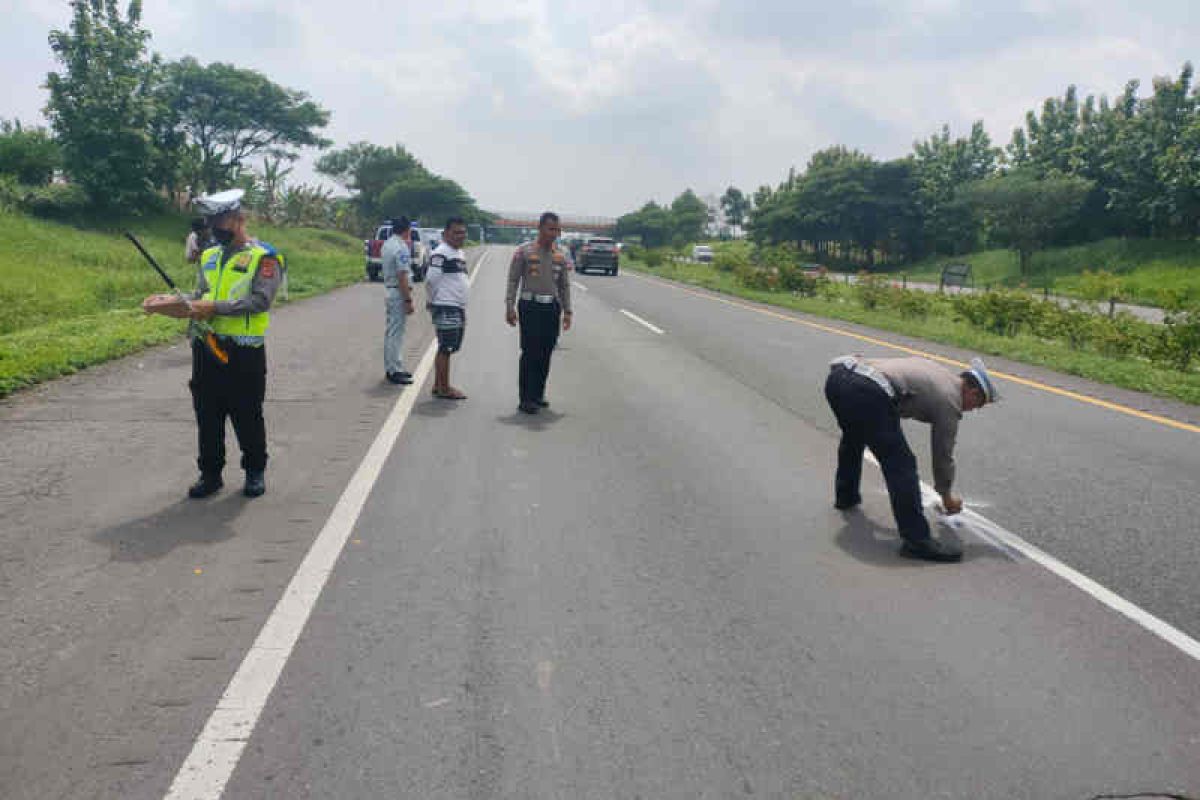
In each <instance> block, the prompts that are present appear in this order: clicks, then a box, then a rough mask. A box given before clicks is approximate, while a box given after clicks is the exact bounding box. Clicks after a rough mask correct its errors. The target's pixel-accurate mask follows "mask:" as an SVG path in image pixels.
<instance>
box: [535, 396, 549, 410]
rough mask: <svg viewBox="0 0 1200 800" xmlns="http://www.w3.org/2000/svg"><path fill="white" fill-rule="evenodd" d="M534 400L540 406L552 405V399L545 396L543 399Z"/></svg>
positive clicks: (547, 406)
mask: <svg viewBox="0 0 1200 800" xmlns="http://www.w3.org/2000/svg"><path fill="white" fill-rule="evenodd" d="M533 402H534V403H536V404H537V407H538V408H549V407H550V401H549V400H547V399H546V398H544V397H543V398H542V399H541V400H534V401H533Z"/></svg>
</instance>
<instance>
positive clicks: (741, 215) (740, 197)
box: [721, 186, 750, 228]
mask: <svg viewBox="0 0 1200 800" xmlns="http://www.w3.org/2000/svg"><path fill="white" fill-rule="evenodd" d="M721 210H722V211H724V212H725V219H726V221H728V222H729V224H730V225H734V226H736V227H739V228H740V227H741V226H742V224H743V223H744V222H745V221H746V216H747V215H748V214H749V213H750V198H748V197H746V195H744V194H742V190H741V189H738V188H737V187H735V186H730V187H729V188H728V189H726V190H725V194H723V195H721Z"/></svg>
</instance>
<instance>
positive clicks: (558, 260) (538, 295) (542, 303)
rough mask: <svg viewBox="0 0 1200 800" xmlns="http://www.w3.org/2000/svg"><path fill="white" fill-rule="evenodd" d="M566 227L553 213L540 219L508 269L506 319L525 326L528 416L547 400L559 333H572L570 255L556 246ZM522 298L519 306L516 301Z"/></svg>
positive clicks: (522, 383) (523, 375)
mask: <svg viewBox="0 0 1200 800" xmlns="http://www.w3.org/2000/svg"><path fill="white" fill-rule="evenodd" d="M561 234H562V225H561V224H560V223H559V219H558V215H557V214H555V213H554V212H553V211H547V212H546V213H545V214H542V216H541V219H539V220H538V235H537V239H536V240H534V241H532V242H530V243H528V244H524V245H521V246H520V247H518V248H517V251H516V252H515V253H513V259H512V263H511V264H510V265H509V268H508V292H507V294H506V296H505V321H506V322H508V324H509V325H516V324H517V322H518V321H520V323H521V362H520V368H519V372H518V384H519V396H520V402H519V404H518V405H517V408H518V409H519V410H520V411H521V412H523V413H525V414H536V413H538V411H540V410H541V409H543V408H546V407H547V406H549V405H550V403H549V402H548V401H547V400H546V378H547V377H548V376H549V375H550V356H551V354H553V352H554V348H555V346H556V345H557V344H558V331H559V326H560V324H561V327H562V330H564V331H568V330H570V329H571V321H572V319H573V317H574V313H573V311H572V309H571V272H572V270H573V269H574V266H573V264H572V261H571V255H570V253H568V252H567V250H566V249H565V248H563V247H560V246H559V245H558V243H557V240H558V237H559V236H560V235H561ZM518 297H519V298H520V304H519V305H518V303H517V300H518Z"/></svg>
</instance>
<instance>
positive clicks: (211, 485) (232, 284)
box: [147, 189, 285, 498]
mask: <svg viewBox="0 0 1200 800" xmlns="http://www.w3.org/2000/svg"><path fill="white" fill-rule="evenodd" d="M243 194H244V192H243V191H242V190H241V189H231V190H229V191H226V192H220V193H217V194H213V195H209V196H207V197H199V198H197V199H196V200H195V205H196V208H197V210H199V211H200V213H202V214H203V215H204V217H205V223H206V224H207V226H208V227H209V228H210V229H211V231H212V237H213V239H214V241H215V242H216V243H215V244H214V245H213V246H212V247H209V248H207V249H206V250H204V252H202V253H201V254H200V269H199V276H198V279H197V285H196V291H195V293H194V294H193V295H192V298H191V303H190V307H189V308H188V309H186V310H185V311H184V314H186V315H190V316H191V318H192V319H194V320H197V321H200V322H206V323H207V324H208V326H209V327H210V328H211V331H212V334H213V337H212V341H211V342H210V341H206V340H205V339H202V338H200V337H196V338H194V339H193V341H192V379H191V381H190V382H189V383H188V386H189V388H190V389H191V392H192V406H193V408H194V409H195V412H196V426H197V430H198V436H197V438H198V444H199V451H200V453H199V457H198V458H197V462H196V463H197V465H198V466H199V468H200V479H199V480H198V481H196V483H195V484H193V485H192V487H191V488H190V489H188V496H190V497H193V498H201V497H207V496H209V495H211V494H213V493H215V492H217V491H218V490H220V488H221V486H222V485H223V483H222V480H221V472H222V470H223V469H224V468H225V420H226V418H228V419H229V420H230V421H232V422H233V431H234V433H235V434H236V435H237V440H238V445H239V447H240V448H241V451H242V469H244V470H245V472H246V482H245V485H244V487H243V489H242V492H243V494H245V495H246V496H247V497H258V496H260V495H261V494H263V493H264V492H265V491H266V480H265V475H266V468H267V432H266V422H265V420H264V419H263V399H264V396H265V394H266V386H267V354H266V346H265V343H266V334H267V328H268V326H269V325H270V321H271V315H270V308H271V303H272V302H273V301H274V299H275V293H276V292H277V291H278V290H279V286H280V284H281V283H282V282H283V275H284V267H285V264H284V260H283V255H282V254H280V253H279V252H278V251H277V250H275V248H274V247H272V246H271V245H269V244H267V243H265V242H261V241H259V240H257V239H255V238H253V237H252V236H250V234H249V233H248V232H247V231H246V217H245V215H244V214H243V212H242V206H241V200H242V195H243ZM152 299H153V298H147V302H149V301H150V300H152ZM163 313H167V312H166V311H164V312H163ZM172 315H174V314H172Z"/></svg>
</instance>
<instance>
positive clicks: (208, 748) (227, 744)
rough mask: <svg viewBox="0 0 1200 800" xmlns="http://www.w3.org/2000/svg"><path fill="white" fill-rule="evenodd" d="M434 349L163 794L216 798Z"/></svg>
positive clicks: (182, 799)
mask: <svg viewBox="0 0 1200 800" xmlns="http://www.w3.org/2000/svg"><path fill="white" fill-rule="evenodd" d="M489 255H491V251H490V250H488V251H486V252H484V254H483V255H482V256H480V258H479V260H478V261H477V262H475V271H474V272H473V273H472V274H471V277H470V279H469V282H470V283H471V284H474V283H475V277H476V276H477V275H478V274H479V271H480V270H481V269H482V268H483V264H484V262H485V261H487V258H488V256H489ZM436 353H437V339H436V337H435V338H434V340H433V341H432V342H430V344H429V347H428V348H426V350H425V354H424V355H423V356H422V357H421V363H420V365H419V366H418V367H417V371H416V373H414V374H413V382H412V385H411V387H410V389H411V390H410V391H405V392H403V393H402V394H401V395H400V397H399V398H397V400H396V404H395V405H394V406H393V407H392V411H391V413H390V414H389V415H388V418H387V420H385V421H384V423H383V427H382V428H380V430H379V433H378V434H377V435H376V436H375V441H374V442H372V443H371V447H370V449H369V450H367V454H366V455H365V456H364V457H363V460H362V462H361V463H360V464H359V465H358V469H357V470H355V472H354V476H353V477H351V478H350V482H349V483H348V484H347V485H346V488H345V490H344V491H343V492H342V495H341V497H340V498H338V501H337V505H335V506H334V507H333V511H332V512H330V514H329V518H328V519H327V520H326V521H325V525H324V527H323V528H321V532H320V533H319V534H317V538H316V539H315V540H314V541H313V543H312V546H311V547H310V548H309V551H308V553H307V554H306V555H305V557H304V560H303V561H302V562H301V563H300V566H299V568H298V569H297V570H296V574H295V575H293V576H292V580H291V582H289V583H288V586H287V588H286V589H285V590H284V592H283V596H282V597H280V598H279V602H278V603H276V604H275V609H274V610H273V611H272V612H271V616H269V617H268V618H267V621H266V623H265V624H264V625H263V627H262V630H261V631H259V634H258V637H257V638H256V639H255V640H254V644H253V645H251V647H250V651H249V652H248V653H246V657H245V658H244V659H243V660H242V663H241V666H239V667H238V670H237V672H236V673H234V676H233V678H232V679H231V680H230V681H229V685H228V686H227V687H226V689H225V693H224V694H223V695H221V699H220V700H219V701H218V702H217V707H216V709H214V710H213V712H212V715H211V716H210V717H209V718H208V722H207V723H205V725H204V730H203V731H201V732H200V736H199V737H197V739H196V741H195V743H194V744H193V745H192V750H191V752H190V753H189V754H188V757H187V759H185V760H184V762H183V765H182V766H181V767H180V768H179V771H178V772H177V773H176V774H175V779H174V780H173V781H172V782H171V788H170V789H168V790H167V794H166V798H167V800H219V798H220V797H221V794H222V793H223V792H224V791H225V786H226V784H227V783H228V782H229V779H230V778H231V777H232V776H233V771H234V769H236V768H237V765H238V761H240V760H241V757H242V752H243V750H245V748H246V743H247V742H248V741H249V740H250V734H251V733H252V732H253V731H254V726H255V725H256V724H257V723H258V718H259V716H260V715H261V714H262V711H263V709H264V708H265V707H266V704H267V700H268V699H269V698H270V696H271V692H272V691H273V690H274V688H275V684H276V683H277V682H278V681H279V676H280V675H281V674H282V673H283V668H284V666H285V665H286V664H287V660H288V658H289V657H290V656H291V654H292V650H293V649H295V646H296V642H297V641H298V640H299V638H300V634H301V633H302V632H303V631H304V626H305V624H307V622H308V618H309V616H310V615H311V614H312V610H313V608H314V607H315V606H316V603H317V600H318V599H319V598H320V596H321V592H322V591H323V590H324V588H325V584H326V583H327V582H328V580H329V576H330V575H331V574H333V570H334V567H335V566H336V565H337V560H338V557H339V556H340V555H341V552H342V549H343V548H344V547H345V545H346V540H347V539H349V538H350V533H351V532H352V531H353V530H354V525H355V523H356V522H358V517H359V514H361V513H362V509H363V506H364V505H365V504H366V501H367V498H368V497H369V496H370V494H371V490H372V489H373V488H374V486H375V482H376V481H377V480H378V479H379V474H380V472H382V470H383V466H384V464H385V463H386V462H387V459H388V455H389V454H390V453H391V451H392V447H393V446H394V445H395V443H396V440H397V439H398V438H399V437H400V432H401V431H402V430H403V429H404V424H405V423H406V422H407V421H408V418H409V415H410V414H411V413H412V409H413V405H414V404H415V403H416V400H417V395H418V394H419V392H420V387H422V386H423V385H424V384H425V379H426V378H427V377H428V376H429V372H430V371H431V370H432V369H433V359H434V356H435V355H436Z"/></svg>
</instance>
